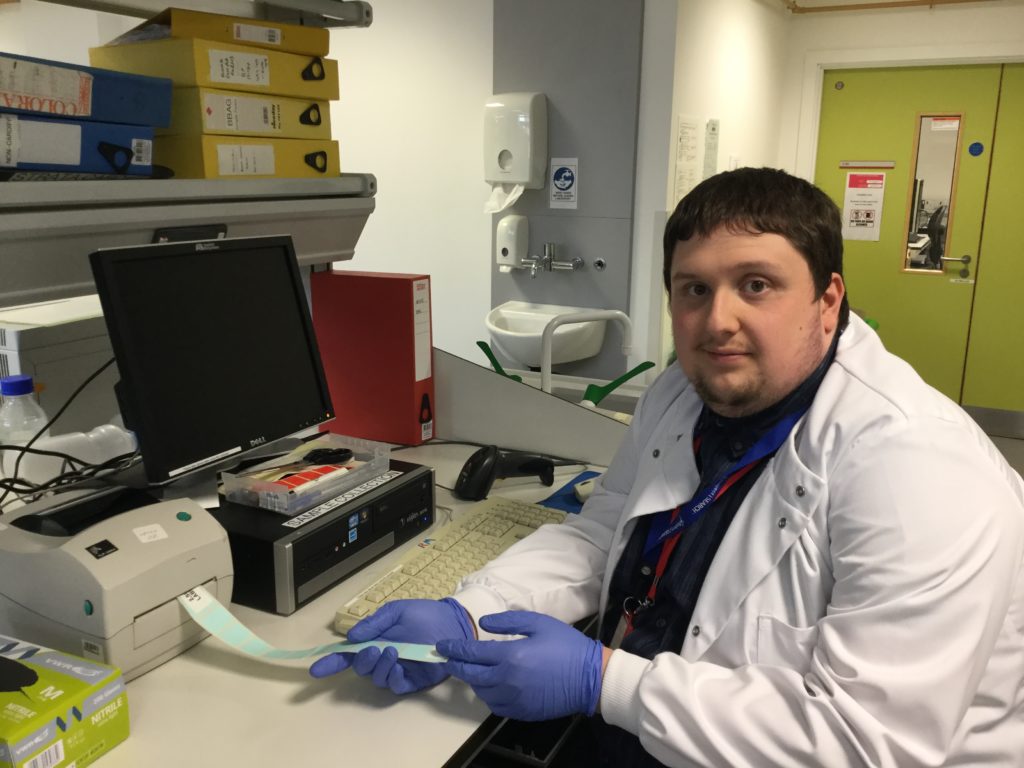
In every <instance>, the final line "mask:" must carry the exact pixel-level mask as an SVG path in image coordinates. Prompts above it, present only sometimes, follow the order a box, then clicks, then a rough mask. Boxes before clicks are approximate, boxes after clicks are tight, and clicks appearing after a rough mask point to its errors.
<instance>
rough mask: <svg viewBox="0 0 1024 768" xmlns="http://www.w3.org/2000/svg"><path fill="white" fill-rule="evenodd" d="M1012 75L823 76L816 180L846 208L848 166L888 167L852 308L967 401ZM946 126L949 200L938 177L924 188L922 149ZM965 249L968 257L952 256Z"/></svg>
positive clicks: (849, 252)
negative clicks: (996, 139)
mask: <svg viewBox="0 0 1024 768" xmlns="http://www.w3.org/2000/svg"><path fill="white" fill-rule="evenodd" d="M1001 73H1002V67H1001V66H1000V65H984V66H968V67H919V68H899V69H851V70H832V71H829V72H826V73H825V78H824V90H823V94H822V105H821V121H820V132H819V136H818V155H817V165H816V171H815V182H816V183H817V184H818V185H819V186H820V187H821V188H822V189H824V190H825V191H826V192H827V193H828V194H829V195H830V196H831V197H832V198H833V200H835V201H836V203H837V204H838V205H840V206H841V207H842V206H843V203H844V195H845V194H846V188H847V183H848V181H847V174H848V173H851V172H852V173H871V174H884V193H883V196H882V206H881V216H880V219H879V221H878V222H877V234H878V239H877V241H875V240H852V239H847V240H846V242H845V258H844V263H843V267H844V272H845V275H846V285H847V290H848V291H849V296H850V306H851V307H852V308H853V309H854V310H857V311H859V312H861V313H862V314H863V315H865V316H866V317H869V318H872V319H874V320H876V321H877V322H878V324H879V330H878V332H879V335H880V336H881V337H882V340H883V342H884V343H885V345H886V347H887V348H888V349H889V350H890V351H892V352H893V353H895V354H897V355H899V356H900V357H902V358H903V359H905V360H907V361H908V362H909V363H910V364H911V365H913V366H914V368H915V369H916V370H917V371H918V373H919V374H921V376H922V377H923V378H924V379H925V380H926V381H928V382H929V383H930V384H932V385H933V386H935V387H936V388H937V389H939V390H941V391H942V392H944V393H945V394H946V395H948V396H949V397H951V398H952V399H954V400H956V401H960V399H961V389H962V385H963V380H964V363H965V359H966V356H967V346H968V338H969V332H970V327H971V312H972V306H973V305H974V303H975V285H976V282H975V278H976V276H977V275H979V274H981V273H982V272H983V271H984V266H983V263H982V262H983V259H982V255H981V251H980V247H979V246H980V242H981V232H982V220H983V217H984V213H985V194H986V187H987V184H988V177H989V163H990V161H991V158H992V145H993V133H994V130H995V122H996V110H997V107H998V105H999V87H1000V76H1001ZM925 118H926V120H925ZM926 122H927V127H925V123H926ZM922 127H925V130H923V131H919V128H922ZM950 128H952V130H953V135H952V136H950V135H948V129H950ZM939 132H943V133H946V135H945V136H943V137H941V138H943V139H944V140H947V141H948V142H950V143H949V146H950V176H949V178H950V179H951V181H952V183H951V185H949V186H948V190H949V191H947V193H946V198H945V200H944V201H943V202H935V200H932V198H934V197H936V193H935V192H934V190H932V191H931V192H929V191H928V189H929V187H934V186H935V185H934V184H926V185H925V186H924V187H923V189H924V190H925V191H924V193H923V194H922V187H921V186H920V185H919V181H918V177H917V176H916V175H915V174H917V173H918V172H919V171H918V169H919V166H920V167H924V161H923V160H921V162H919V159H921V157H922V156H921V155H920V154H919V149H920V150H922V152H923V148H924V147H925V146H926V145H927V142H928V141H929V137H933V136H938V134H939ZM919 135H920V137H921V141H920V142H919ZM919 144H920V147H919ZM1017 167H1018V168H1019V167H1020V166H1019V165H1018V166H1017ZM1016 183H1018V184H1019V183H1020V182H1019V180H1018V181H1017V182H1016ZM947 184H948V182H947ZM929 195H930V196H931V197H929ZM1018 199H1019V198H1018ZM924 204H929V205H931V206H932V209H931V210H928V207H927V205H924ZM925 213H927V216H922V214H925ZM850 217H852V214H851V213H850V211H844V219H846V218H850ZM851 221H852V218H851ZM928 233H931V236H930V237H929V236H927V234H928ZM917 238H919V239H917ZM921 244H924V245H921ZM964 256H966V257H968V260H967V263H963V262H961V261H954V260H953V259H961V258H962V257H964ZM1006 290H1009V287H1008V286H1007V287H1006Z"/></svg>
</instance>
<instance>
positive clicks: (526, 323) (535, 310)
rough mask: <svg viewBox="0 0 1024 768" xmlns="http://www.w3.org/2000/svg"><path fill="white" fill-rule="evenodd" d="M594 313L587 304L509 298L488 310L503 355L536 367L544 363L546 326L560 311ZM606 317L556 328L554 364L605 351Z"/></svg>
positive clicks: (493, 336)
mask: <svg viewBox="0 0 1024 768" xmlns="http://www.w3.org/2000/svg"><path fill="white" fill-rule="evenodd" d="M584 312H586V313H591V314H592V313H593V312H594V310H592V309H586V308H584V307H563V306H558V305H556V304H531V303H529V302H526V301H506V302H505V303H504V304H501V305H500V306H497V307H495V308H494V309H492V310H491V311H490V312H488V313H487V319H486V321H485V322H486V324H487V330H488V331H490V334H491V344H492V346H493V347H494V348H495V349H496V350H498V352H500V353H501V354H502V355H503V356H505V357H507V358H510V359H512V360H516V361H517V362H519V363H522V364H523V365H525V366H530V367H532V368H540V367H541V346H542V343H541V342H542V338H543V335H544V328H545V326H546V325H547V324H548V323H549V322H550V321H551V320H553V319H554V318H556V317H559V316H560V315H574V314H581V313H584ZM605 324H606V321H605V320H587V321H585V322H580V323H564V324H562V325H559V326H558V327H557V328H555V331H554V336H553V337H552V346H551V364H552V365H557V364H559V363H571V362H573V361H575V360H585V359H586V358H588V357H593V356H594V355H596V354H597V353H598V352H600V351H601V344H603V343H604V329H605Z"/></svg>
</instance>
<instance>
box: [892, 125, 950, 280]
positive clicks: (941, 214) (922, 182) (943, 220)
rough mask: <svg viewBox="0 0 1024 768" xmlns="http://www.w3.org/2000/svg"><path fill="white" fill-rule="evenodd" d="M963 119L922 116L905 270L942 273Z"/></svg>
mask: <svg viewBox="0 0 1024 768" xmlns="http://www.w3.org/2000/svg"><path fill="white" fill-rule="evenodd" d="M961 122H962V115H950V114H943V115H921V116H920V117H919V118H918V121H917V140H916V142H915V145H916V148H917V151H916V154H915V157H914V165H913V167H914V174H913V176H912V177H911V188H910V206H909V211H908V213H909V215H908V217H907V219H908V220H907V230H906V233H907V237H906V246H905V248H904V253H905V257H904V259H905V260H904V265H903V266H904V269H907V270H915V271H916V270H923V271H930V272H941V271H942V257H943V255H945V252H946V244H947V243H948V242H949V222H951V221H952V220H953V218H952V216H950V210H951V208H952V205H953V199H954V196H955V195H954V192H955V189H956V176H957V158H958V157H959V155H960V153H959V147H960V124H961Z"/></svg>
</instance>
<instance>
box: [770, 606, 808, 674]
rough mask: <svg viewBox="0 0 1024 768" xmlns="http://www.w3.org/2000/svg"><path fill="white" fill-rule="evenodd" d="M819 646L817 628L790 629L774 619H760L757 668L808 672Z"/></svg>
mask: <svg viewBox="0 0 1024 768" xmlns="http://www.w3.org/2000/svg"><path fill="white" fill-rule="evenodd" d="M817 642H818V628H817V627H791V626H790V625H789V624H786V623H785V622H784V621H780V620H779V619H777V618H775V617H774V616H767V615H762V616H758V617H757V663H758V664H767V665H770V666H773V667H786V668H787V669H792V670H795V671H797V672H801V673H804V672H807V670H808V669H810V666H811V656H812V655H813V654H814V646H815V645H816V644H817Z"/></svg>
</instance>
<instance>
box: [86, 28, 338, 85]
mask: <svg viewBox="0 0 1024 768" xmlns="http://www.w3.org/2000/svg"><path fill="white" fill-rule="evenodd" d="M89 61H90V62H91V63H92V65H93V66H94V67H102V68H104V69H114V70H117V71H120V72H131V73H133V74H137V75H152V76H155V77H169V78H170V79H171V80H173V81H174V84H175V85H177V86H190V85H198V86H210V87H213V88H226V89H228V90H231V91H247V92H250V93H274V94H278V95H281V96H292V97H295V98H303V99H325V100H330V99H337V98H338V62H337V61H334V60H333V59H322V58H320V57H319V56H300V55H299V54H296V53H283V52H281V51H267V50H264V49H262V48H250V47H248V46H244V45H231V44H230V43H217V42H214V41H212V40H193V39H178V38H171V39H169V40H150V41H148V42H145V43H131V44H129V45H114V46H103V47H101V48H90V49H89Z"/></svg>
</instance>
